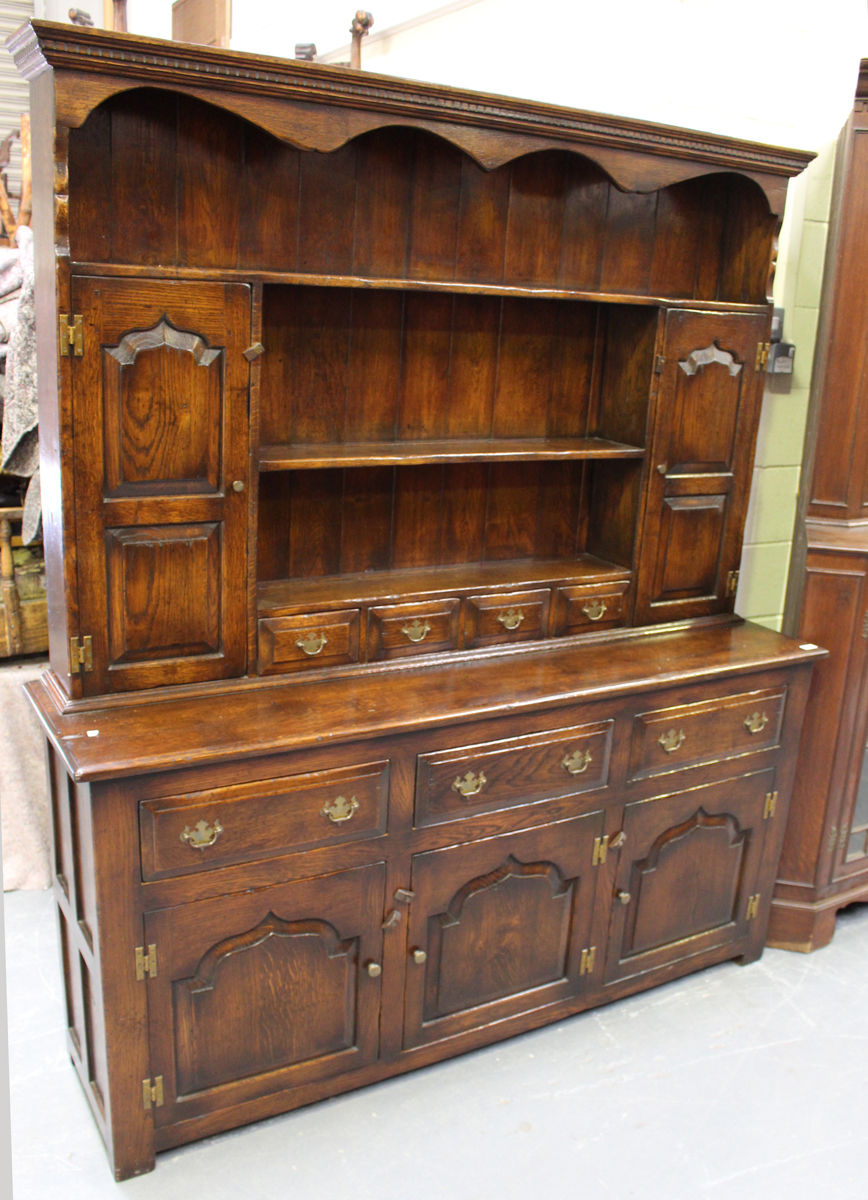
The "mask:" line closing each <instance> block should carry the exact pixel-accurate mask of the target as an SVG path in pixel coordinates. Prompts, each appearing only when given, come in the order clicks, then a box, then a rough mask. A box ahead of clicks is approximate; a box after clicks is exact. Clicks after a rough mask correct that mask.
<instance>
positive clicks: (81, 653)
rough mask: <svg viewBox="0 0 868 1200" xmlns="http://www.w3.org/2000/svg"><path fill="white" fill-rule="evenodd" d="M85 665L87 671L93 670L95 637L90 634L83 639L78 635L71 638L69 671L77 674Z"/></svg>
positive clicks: (71, 673)
mask: <svg viewBox="0 0 868 1200" xmlns="http://www.w3.org/2000/svg"><path fill="white" fill-rule="evenodd" d="M82 667H84V669H85V671H92V670H93V638H92V637H91V636H90V634H87V636H86V637H83V638H82V639H81V641H79V640H78V638H77V637H75V638H70V639H69V673H70V675H76V674H78V672H79V671H80V670H81V668H82Z"/></svg>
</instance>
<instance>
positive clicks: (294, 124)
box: [7, 21, 814, 211]
mask: <svg viewBox="0 0 868 1200" xmlns="http://www.w3.org/2000/svg"><path fill="white" fill-rule="evenodd" d="M7 45H8V47H9V49H10V51H11V52H12V54H13V56H14V58H15V63H16V65H17V67H18V69H19V71H20V72H21V74H22V75H24V76H25V78H27V79H31V80H32V79H35V78H37V77H38V76H40V75H41V74H43V72H45V71H47V70H48V69H50V68H53V69H54V71H55V72H56V93H57V96H56V103H57V120H58V122H59V123H62V124H65V125H67V126H69V127H77V126H79V125H81V124H82V122H83V121H84V120H85V119H86V118H87V116H88V114H89V113H90V112H91V110H92V109H93V108H95V107H96V106H97V105H98V104H100V103H101V102H102V101H103V100H105V99H106V98H107V97H108V96H110V95H113V94H115V93H116V92H118V91H123V90H125V89H128V88H131V87H143V86H149V87H161V88H170V89H173V90H177V91H183V92H187V93H188V94H191V95H196V96H199V97H201V98H203V99H206V100H209V101H210V102H211V103H216V104H220V105H221V106H222V107H226V108H229V109H231V110H232V111H234V112H236V113H238V114H239V115H241V116H245V117H247V118H248V119H249V120H251V121H253V122H254V123H256V124H258V125H260V126H261V127H262V128H264V129H267V130H268V131H269V132H271V133H273V134H275V136H277V137H283V138H284V139H285V140H287V141H290V142H292V143H293V144H295V145H297V146H299V147H300V148H303V149H315V150H320V151H330V150H334V149H336V148H337V147H338V146H340V145H343V144H344V143H345V142H346V141H348V140H349V139H350V138H352V137H355V136H357V135H358V134H359V133H361V132H364V131H366V130H367V129H370V128H373V127H376V126H377V125H383V124H411V125H414V126H417V127H423V128H427V129H429V130H430V131H432V132H435V133H440V134H441V135H442V136H444V137H446V138H448V139H449V140H451V141H453V142H455V144H458V145H460V146H461V147H462V148H463V149H465V150H466V151H467V152H468V153H469V154H471V155H472V156H473V157H475V158H476V159H477V160H478V161H479V162H480V163H481V164H482V165H483V166H485V167H487V168H494V167H496V166H499V165H501V164H502V163H503V162H506V161H509V159H511V158H514V157H516V156H517V155H519V154H527V153H531V152H533V151H534V150H541V149H548V148H561V149H573V150H576V151H579V152H581V153H583V154H585V155H586V156H588V157H590V158H592V159H593V160H594V161H596V162H598V163H599V165H600V166H602V167H603V168H604V169H605V170H607V171H608V172H609V174H610V175H611V176H612V178H613V180H614V181H615V183H616V184H617V185H618V186H619V187H622V188H623V189H625V190H629V191H651V190H654V189H656V188H659V187H664V186H667V185H668V184H670V183H673V182H676V181H678V180H679V179H682V178H686V177H689V176H690V175H691V174H693V175H696V174H698V173H699V172H697V170H696V164H704V165H705V168H706V169H708V168H710V169H712V170H716V171H738V172H741V173H743V174H748V175H750V176H751V177H752V178H755V179H756V180H757V182H758V183H760V185H761V186H762V187H763V188H764V190H765V191H766V194H767V196H768V197H769V203H770V205H771V206H772V208H773V211H782V203H783V194H784V192H785V189H786V179H787V178H788V177H789V176H792V175H797V174H798V173H799V172H800V171H802V170H804V168H805V167H806V166H807V164H808V163H809V162H810V161H811V159H812V158H813V157H814V155H813V154H812V153H810V152H807V151H802V150H792V149H785V148H780V147H774V146H766V145H762V144H759V143H756V142H746V141H740V140H738V139H735V138H728V137H721V136H718V135H716V134H711V133H702V132H697V131H695V130H688V129H679V128H676V127H674V126H668V125H660V124H657V123H655V122H651V121H640V120H635V119H633V118H629V117H619V116H612V115H606V114H600V113H591V112H583V111H581V110H578V109H571V108H564V107H560V106H558V105H553V104H543V103H540V102H538V101H534V100H521V99H515V98H513V97H509V96H492V95H486V94H484V93H481V92H471V91H464V90H463V89H460V88H452V87H444V86H442V85H439V84H431V83H422V82H419V81H417V80H411V79H400V78H396V77H393V76H387V75H374V74H371V73H369V72H367V71H353V70H350V69H349V68H346V67H331V66H324V65H321V64H319V63H309V62H299V61H294V60H289V59H281V58H268V57H264V56H261V55H256V54H243V53H240V52H239V51H234V50H222V49H214V48H213V47H208V46H192V45H187V44H185V43H178V42H169V41H163V40H160V39H153V38H144V37H137V36H134V35H132V34H121V33H113V32H108V31H105V30H97V29H88V28H85V27H81V26H77V25H61V24H56V23H54V22H49V21H32V22H30V23H28V24H27V25H24V26H22V27H21V28H20V29H18V30H16V32H15V33H13V34H12V35H11V37H10V38H9V39H8V43H7ZM288 102H292V103H291V104H288ZM288 107H289V108H293V109H295V110H296V111H295V113H294V117H293V118H292V119H289V120H288V119H287V116H286V111H285V110H286V109H287V108H288ZM299 107H302V108H303V109H304V112H303V113H300V112H298V111H297V110H298V109H299ZM687 164H693V169H692V171H691V170H685V167H686V165H687ZM778 204H780V207H776V205H778Z"/></svg>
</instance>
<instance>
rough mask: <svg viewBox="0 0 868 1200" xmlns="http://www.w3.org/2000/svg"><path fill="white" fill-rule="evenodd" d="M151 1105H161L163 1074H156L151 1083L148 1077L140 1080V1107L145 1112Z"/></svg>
mask: <svg viewBox="0 0 868 1200" xmlns="http://www.w3.org/2000/svg"><path fill="white" fill-rule="evenodd" d="M151 1106H153V1107H154V1108H162V1107H163V1076H162V1075H158V1076H157V1078H156V1079H155V1080H154V1082H153V1083H151V1081H150V1079H143V1080H142V1107H143V1108H144V1110H145V1112H148V1111H149V1110H150V1108H151Z"/></svg>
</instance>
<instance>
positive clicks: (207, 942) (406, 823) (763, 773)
mask: <svg viewBox="0 0 868 1200" xmlns="http://www.w3.org/2000/svg"><path fill="white" fill-rule="evenodd" d="M809 671H810V668H809V667H808V668H801V669H796V670H791V671H790V670H788V671H765V672H761V673H758V674H751V675H748V676H739V677H736V678H729V679H727V678H724V679H719V678H718V679H716V680H714V681H712V682H710V683H709V682H697V683H692V684H687V685H685V686H682V687H680V688H675V689H669V690H667V691H663V692H659V693H652V694H650V695H645V696H643V697H641V699H639V700H637V699H636V698H632V699H631V698H629V697H628V698H623V699H620V700H599V701H596V702H593V703H588V704H586V705H584V706H582V707H581V708H569V709H560V710H556V711H555V712H538V713H529V714H525V715H523V716H512V717H501V718H497V719H495V720H489V721H485V722H478V723H475V724H471V725H464V726H457V727H454V728H451V729H441V730H434V731H429V732H427V733H421V732H420V733H416V734H405V735H403V736H401V737H400V738H391V739H385V740H383V741H376V742H362V743H349V744H346V745H342V746H339V747H335V748H333V749H331V750H330V751H329V752H328V753H327V754H324V753H323V751H321V750H308V751H300V752H296V753H294V754H292V755H289V756H286V755H283V756H280V757H275V758H266V759H259V760H247V761H242V762H238V763H235V764H220V763H219V762H215V763H214V765H211V766H202V767H197V768H195V769H194V768H190V769H188V770H184V771H176V772H171V773H169V774H164V775H162V776H150V777H149V776H142V777H132V778H129V779H122V780H119V781H117V782H114V783H95V784H92V785H91V786H90V787H86V786H82V785H77V784H74V783H72V782H71V781H70V780H69V778H68V776H67V774H66V772H65V770H64V769H63V767H62V765H61V763H60V760H59V757H58V756H57V754H56V751H54V749H53V748H52V749H51V750H50V751H49V756H50V769H51V778H52V785H53V792H54V811H55V838H56V849H55V858H56V862H55V876H56V884H55V891H56V895H57V900H58V908H59V912H60V924H61V935H62V946H63V955H64V971H65V977H66V989H67V1008H68V1013H69V1021H68V1023H69V1028H70V1034H69V1046H70V1054H71V1056H72V1058H73V1062H74V1063H75V1065H76V1067H77V1069H78V1071H79V1074H80V1077H81V1079H82V1083H83V1084H84V1087H85V1090H86V1094H87V1095H88V1098H89V1100H90V1102H91V1105H92V1107H93V1109H94V1113H95V1116H96V1119H97V1121H98V1123H99V1124H100V1128H101V1130H102V1132H103V1134H104V1136H105V1138H106V1141H107V1143H108V1144H109V1147H110V1152H111V1154H112V1157H113V1165H114V1169H115V1173H116V1175H117V1177H118V1178H128V1177H129V1176H131V1175H135V1174H138V1173H141V1172H142V1171H146V1170H148V1169H150V1167H151V1166H152V1165H153V1153H154V1150H155V1149H164V1148H167V1147H169V1146H171V1145H177V1144H181V1143H184V1142H187V1141H190V1140H193V1139H195V1138H199V1137H203V1136H206V1135H208V1134H210V1133H212V1132H216V1131H218V1130H221V1129H227V1128H231V1127H233V1126H235V1125H238V1124H242V1123H244V1122H245V1121H249V1120H254V1119H257V1118H260V1117H263V1116H267V1115H271V1114H273V1113H276V1112H280V1111H285V1110H287V1109H290V1108H294V1107H297V1106H299V1105H301V1104H306V1103H309V1102H311V1101H313V1100H317V1099H320V1098H322V1097H324V1096H326V1095H331V1094H334V1093H336V1092H340V1091H343V1090H347V1089H350V1088H354V1087H358V1086H361V1085H363V1084H366V1083H369V1082H372V1081H373V1080H375V1079H379V1078H384V1077H386V1076H388V1075H391V1074H395V1073H397V1072H401V1071H405V1070H410V1069H412V1068H414V1067H416V1066H421V1065H424V1064H425V1063H428V1062H433V1061H436V1060H437V1059H441V1058H445V1057H449V1056H451V1055H453V1054H456V1053H460V1052H461V1051H462V1050H465V1049H471V1048H473V1047H474V1046H479V1045H484V1044H486V1043H487V1042H491V1041H495V1040H498V1039H500V1038H503V1037H508V1036H510V1035H512V1034H514V1033H517V1032H521V1031H522V1030H525V1029H530V1028H533V1027H536V1026H539V1025H542V1024H545V1023H547V1022H549V1021H552V1020H556V1019H558V1018H560V1017H563V1016H567V1015H569V1014H570V1013H574V1012H578V1011H581V1010H582V1009H584V1008H587V1007H589V1006H592V1005H596V1004H601V1003H605V1002H606V1001H608V1000H610V999H613V998H616V997H617V996H623V995H627V994H630V993H631V992H635V991H638V990H642V989H644V988H646V987H650V986H653V985H654V984H656V983H659V982H662V981H663V980H665V979H668V978H673V977H675V976H678V975H680V974H684V973H687V972H689V971H692V970H695V969H698V968H699V967H702V966H705V965H709V964H710V963H713V962H719V961H722V960H723V959H726V958H731V957H740V958H741V959H742V960H744V961H749V960H751V959H753V958H755V957H757V956H758V955H759V953H760V952H761V949H762V945H763V937H764V932H765V922H766V917H767V914H768V897H769V894H770V884H771V879H772V876H773V872H774V868H775V863H776V861H777V857H778V854H779V849H780V839H781V836H782V834H783V823H784V819H785V815H786V807H787V801H788V796H789V789H790V787H791V782H792V766H791V763H792V757H793V750H794V742H795V741H796V740H797V738H798V733H799V730H800V726H801V717H802V712H803V707H804V699H805V695H806V691H807V685H808V677H809ZM661 721H662V724H661V723H660V722H661ZM667 722H671V723H672V727H673V729H675V726H677V729H676V734H677V735H678V736H676V737H674V738H673V737H671V736H670V729H669V724H667ZM664 726H665V728H664ZM649 731H650V735H649ZM676 742H677V745H676ZM521 781H523V782H521ZM562 781H563V782H562ZM453 784H454V785H456V786H453ZM387 788H388V790H389V815H388V829H387V831H385V830H386V826H385V825H384V800H385V796H386V789H387ZM438 796H440V797H441V799H440V800H438V799H437V797H438ZM257 797H259V800H258V803H257ZM447 797H452V799H448V800H447ZM552 797H553V798H552ZM281 807H282V810H283V813H284V816H283V817H281ZM355 820H359V821H361V822H362V823H361V825H359V826H358V828H357V829H356V830H355V832H354V826H353V822H354V821H355ZM288 829H293V830H294V831H295V832H294V833H293V834H292V837H293V839H294V841H295V843H296V844H295V845H290V844H289V843H287V842H286V841H283V842H282V843H280V844H279V843H278V841H277V840H276V839H277V837H278V835H279V834H280V835H283V836H285V833H286V831H287V830H288ZM269 830H271V833H269ZM264 837H265V838H266V841H265V842H263V838H264ZM269 838H270V841H269V840H268V839H269ZM176 844H177V847H178V849H177V850H175V849H173V847H175V846H176ZM312 844H314V845H317V846H318V848H316V849H306V847H309V846H311V845H312ZM296 850H297V851H298V852H296ZM209 855H210V857H209ZM212 864H213V865H212ZM161 865H162V869H161V870H160V869H157V868H159V867H160V866H161ZM191 872H192V873H191ZM143 876H144V877H145V878H148V877H150V878H151V879H153V882H150V883H144V882H143ZM699 878H701V879H702V880H703V887H702V888H697V887H696V886H695V881H696V880H697V879H699ZM384 884H385V887H384ZM510 939H512V941H510ZM137 948H138V952H137ZM419 951H421V952H422V954H421V956H420V955H419V953H418V952H419ZM505 951H509V953H507V954H506V955H505V957H504V954H505ZM501 960H502V961H501ZM474 963H477V964H484V970H480V971H473V970H471V967H472V965H473V964H474ZM305 1005H308V1008H309V1010H310V1011H309V1013H308V1018H306V1019H305V1020H302V1021H297V1020H296V1021H289V1022H284V1021H282V1020H281V1019H280V1012H281V1011H282V1009H284V1008H285V1009H286V1010H288V1011H289V1010H291V1011H293V1012H295V1013H296V1014H297V1013H298V1012H302V1013H304V1012H308V1009H306V1008H305ZM310 1006H312V1007H310ZM378 1012H379V1014H380V1016H379V1032H378V1019H377V1014H378ZM251 1014H252V1016H251ZM248 1018H250V1019H253V1020H254V1021H255V1024H256V1026H257V1029H258V1030H259V1031H260V1034H261V1036H259V1037H258V1040H257V1039H250V1038H246V1037H245V1038H240V1037H239V1028H240V1026H239V1022H242V1023H243V1022H244V1021H245V1020H246V1019H248ZM378 1043H379V1049H378Z"/></svg>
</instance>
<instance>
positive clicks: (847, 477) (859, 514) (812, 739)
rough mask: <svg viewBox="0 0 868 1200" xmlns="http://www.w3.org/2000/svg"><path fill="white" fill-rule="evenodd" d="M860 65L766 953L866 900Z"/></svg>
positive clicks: (845, 149)
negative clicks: (808, 663)
mask: <svg viewBox="0 0 868 1200" xmlns="http://www.w3.org/2000/svg"><path fill="white" fill-rule="evenodd" d="M866 187H868V60H864V59H863V61H862V70H861V72H860V75H859V84H858V87H857V90H856V97H855V100H854V103H853V110H852V113H851V115H850V119H849V120H848V122H847V124H846V125H845V126H844V129H843V130H842V132H841V136H840V138H839V141H838V149H837V157H836V165H835V182H834V187H833V195H832V214H831V227H830V236H829V242H828V246H827V254H826V267H825V274H824V282H823V296H822V301H821V308H820V327H819V329H818V333H817V350H816V357H815V360H814V375H813V379H812V383H811V402H810V408H809V414H808V429H807V433H806V437H805V455H804V465H803V468H802V477H801V484H800V489H799V509H798V513H797V516H796V528H795V534H794V542H793V561H792V565H791V567H790V578H789V583H788V588H787V600H786V610H785V614H784V623H785V628H786V630H787V631H788V632H789V633H791V634H792V635H793V636H796V637H799V638H800V639H801V640H803V641H808V642H814V641H815V642H820V643H821V644H822V645H823V646H825V647H827V648H828V650H829V658H828V659H827V660H825V661H824V662H823V663H822V664H820V665H819V666H818V670H817V673H816V677H815V679H814V683H813V686H812V689H811V695H810V699H809V703H808V718H807V720H806V727H805V739H804V742H803V745H802V750H801V753H800V758H799V772H798V779H797V786H796V790H795V793H794V797H793V810H792V816H791V818H790V824H789V827H788V830H787V837H786V841H785V843H784V851H783V856H782V859H781V864H780V871H779V875H778V883H777V886H776V888H775V899H774V904H773V907H772V918H771V925H770V939H771V941H772V943H773V944H774V945H776V946H781V947H783V948H786V949H790V950H803V951H810V950H815V949H818V948H819V947H821V946H825V945H826V944H827V943H828V942H830V941H831V939H832V937H833V935H834V932H835V915H836V913H837V912H838V909H839V908H842V907H843V906H845V905H847V904H850V903H852V902H853V901H857V900H863V901H864V900H866V899H868V845H866V836H865V835H866V830H868V807H866V804H868V801H866V784H865V779H866V774H865V744H866V741H868V642H866V633H868V626H866V615H865V614H866V611H868V522H866V517H868V507H866V506H868V487H866V478H868V422H866V413H868V408H866V401H868V393H866V385H865V351H866V344H868V343H866V332H868V307H866V300H865V288H864V278H865V272H866V270H868V237H866V227H865V219H866V212H868V205H866V199H865V195H866Z"/></svg>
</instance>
